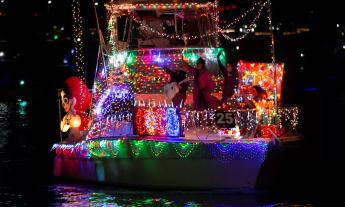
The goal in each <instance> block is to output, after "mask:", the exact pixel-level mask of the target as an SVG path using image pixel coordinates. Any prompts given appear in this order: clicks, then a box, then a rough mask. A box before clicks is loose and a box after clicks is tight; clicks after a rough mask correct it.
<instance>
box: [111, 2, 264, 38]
mask: <svg viewBox="0 0 345 207" xmlns="http://www.w3.org/2000/svg"><path fill="white" fill-rule="evenodd" d="M267 5H268V1H258V2H255V3H254V5H253V6H252V7H251V8H250V9H249V10H247V11H245V12H243V13H242V14H241V15H240V16H239V17H237V18H236V19H235V20H234V21H232V22H230V23H227V24H226V25H225V27H224V29H222V28H221V27H219V26H218V25H216V27H215V28H216V29H213V31H205V32H204V33H202V34H199V35H185V34H183V35H182V34H168V33H166V32H163V31H160V30H157V29H155V28H153V27H150V26H149V25H147V24H145V23H144V22H143V21H141V20H140V17H139V15H138V14H137V13H135V12H134V11H135V10H137V9H140V10H170V9H174V10H175V11H181V10H182V11H183V12H180V15H183V19H185V20H186V19H198V18H202V17H207V16H210V17H211V19H212V21H213V22H214V23H215V24H218V22H219V19H218V16H219V13H220V12H226V11H228V10H232V9H235V8H237V6H236V5H228V6H218V5H217V1H215V2H214V3H211V2H208V3H204V4H199V3H173V4H169V3H166V4H117V3H116V2H112V3H109V4H106V8H107V10H108V12H109V13H111V14H115V15H116V16H123V15H126V16H129V17H130V18H131V19H132V20H134V21H135V22H136V23H137V24H139V25H140V28H142V29H144V30H147V31H148V32H151V33H153V34H155V35H157V36H159V37H163V38H168V39H179V40H195V39H199V38H205V37H207V36H214V37H215V38H217V39H218V37H217V34H218V33H223V36H224V37H225V38H226V39H228V40H231V41H238V40H241V39H243V38H244V37H245V36H246V35H247V34H248V33H247V34H244V35H242V36H241V37H236V38H233V37H229V36H228V35H225V34H224V33H229V31H231V30H229V28H230V27H232V26H234V25H235V24H239V23H240V20H242V19H244V17H246V16H248V15H249V14H250V13H251V12H253V11H255V10H256V9H257V8H259V9H258V11H257V14H256V16H255V17H254V19H253V21H252V23H251V24H249V25H252V26H249V27H248V28H249V29H247V30H248V31H250V32H253V31H254V29H255V23H256V21H257V20H258V19H259V17H260V15H261V13H262V10H263V8H265V7H266V6H267ZM187 10H189V11H193V12H190V13H188V12H186V11H187ZM113 19H114V18H113V17H111V18H110V19H109V22H110V21H111V20H113ZM210 29H211V28H210ZM109 30H110V29H109ZM110 31H111V35H110V36H111V37H114V36H116V35H117V32H116V31H114V30H110ZM113 33H114V34H113ZM216 42H219V41H218V40H216Z"/></svg>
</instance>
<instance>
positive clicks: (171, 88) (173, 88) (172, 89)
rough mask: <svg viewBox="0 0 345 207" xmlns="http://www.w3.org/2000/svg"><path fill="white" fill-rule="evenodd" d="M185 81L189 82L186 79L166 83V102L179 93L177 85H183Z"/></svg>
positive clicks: (188, 79)
mask: <svg viewBox="0 0 345 207" xmlns="http://www.w3.org/2000/svg"><path fill="white" fill-rule="evenodd" d="M187 81H190V78H186V79H184V80H182V81H180V82H178V83H177V82H172V83H168V84H166V85H165V86H164V94H165V97H166V98H167V100H168V101H171V100H172V99H173V98H174V97H175V95H176V94H177V93H178V92H179V91H180V89H179V85H181V84H182V83H185V82H187Z"/></svg>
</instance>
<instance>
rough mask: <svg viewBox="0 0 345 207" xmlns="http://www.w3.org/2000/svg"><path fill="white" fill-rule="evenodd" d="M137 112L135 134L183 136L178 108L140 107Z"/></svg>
mask: <svg viewBox="0 0 345 207" xmlns="http://www.w3.org/2000/svg"><path fill="white" fill-rule="evenodd" d="M135 111H136V112H135V113H134V116H135V125H134V133H135V134H138V135H141V136H143V135H151V136H152V135H156V136H169V137H178V136H182V134H181V128H180V126H181V121H180V118H179V117H180V115H179V111H178V110H177V108H162V107H138V108H137V109H136V110H135Z"/></svg>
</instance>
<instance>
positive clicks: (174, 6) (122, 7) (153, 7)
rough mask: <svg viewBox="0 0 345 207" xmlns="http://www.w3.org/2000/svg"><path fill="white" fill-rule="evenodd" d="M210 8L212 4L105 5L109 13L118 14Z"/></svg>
mask: <svg viewBox="0 0 345 207" xmlns="http://www.w3.org/2000/svg"><path fill="white" fill-rule="evenodd" d="M211 6H212V3H210V2H208V3H204V4H199V3H173V4H169V3H166V4H163V3H161V4H158V3H155V4H117V3H116V2H114V3H108V4H105V7H106V9H107V10H109V11H111V12H118V11H121V10H123V11H132V10H156V9H158V10H171V9H182V10H185V9H189V10H190V9H208V8H210V7H211Z"/></svg>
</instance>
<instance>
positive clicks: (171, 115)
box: [165, 108, 181, 137]
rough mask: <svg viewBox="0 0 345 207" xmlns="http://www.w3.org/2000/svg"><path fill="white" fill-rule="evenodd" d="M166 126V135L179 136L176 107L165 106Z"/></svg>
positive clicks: (178, 120)
mask: <svg viewBox="0 0 345 207" xmlns="http://www.w3.org/2000/svg"><path fill="white" fill-rule="evenodd" d="M165 114H166V128H167V133H168V136H174V137H175V136H180V134H181V129H180V119H179V117H178V114H177V109H176V108H166V111H165Z"/></svg>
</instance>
